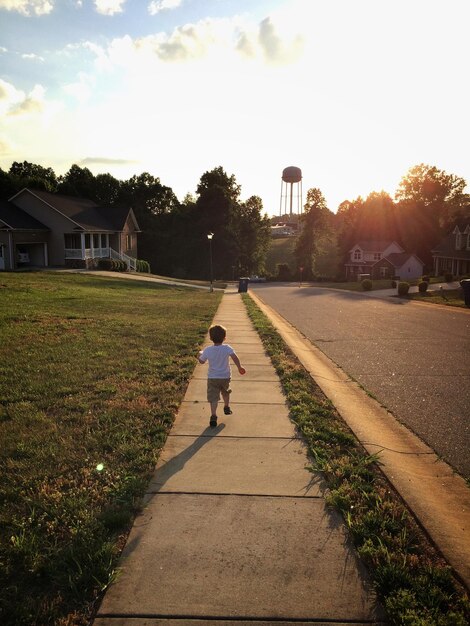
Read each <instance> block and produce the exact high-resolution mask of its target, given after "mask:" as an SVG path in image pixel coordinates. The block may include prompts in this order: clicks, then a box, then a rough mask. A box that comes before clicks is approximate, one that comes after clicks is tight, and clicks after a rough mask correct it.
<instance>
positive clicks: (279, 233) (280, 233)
mask: <svg viewBox="0 0 470 626" xmlns="http://www.w3.org/2000/svg"><path fill="white" fill-rule="evenodd" d="M296 234H297V224H284V223H278V224H274V225H273V226H271V237H293V236H295V235H296Z"/></svg>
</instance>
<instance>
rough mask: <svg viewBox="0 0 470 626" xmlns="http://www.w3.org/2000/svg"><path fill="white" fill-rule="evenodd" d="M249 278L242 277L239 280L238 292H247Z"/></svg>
mask: <svg viewBox="0 0 470 626" xmlns="http://www.w3.org/2000/svg"><path fill="white" fill-rule="evenodd" d="M249 282H250V279H249V278H240V279H239V280H238V293H246V292H247V291H248V283H249Z"/></svg>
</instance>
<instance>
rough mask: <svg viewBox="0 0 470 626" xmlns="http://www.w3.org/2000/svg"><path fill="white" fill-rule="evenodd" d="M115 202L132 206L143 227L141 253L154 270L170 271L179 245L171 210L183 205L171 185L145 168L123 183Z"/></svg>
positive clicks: (140, 244)
mask: <svg viewBox="0 0 470 626" xmlns="http://www.w3.org/2000/svg"><path fill="white" fill-rule="evenodd" d="M116 204H119V205H120V206H125V207H129V208H132V209H133V211H134V213H135V216H136V218H137V222H138V224H139V226H140V228H141V230H142V233H141V234H140V236H139V256H140V257H141V258H142V259H145V260H146V261H148V262H149V263H150V265H151V268H152V271H153V272H158V273H160V274H163V273H166V274H171V273H172V267H173V259H174V257H175V254H176V252H177V250H176V249H177V248H179V242H178V241H177V239H176V237H175V235H174V223H173V219H172V216H171V214H172V212H173V211H178V210H179V208H180V204H179V202H178V198H177V197H176V195H175V194H174V193H173V191H172V189H171V188H170V187H166V186H165V185H162V183H161V182H160V179H159V178H156V177H154V176H152V175H151V174H149V173H148V172H143V173H142V174H140V175H139V176H132V177H131V178H129V180H126V181H124V182H122V183H121V186H120V189H119V196H118V198H117V200H116Z"/></svg>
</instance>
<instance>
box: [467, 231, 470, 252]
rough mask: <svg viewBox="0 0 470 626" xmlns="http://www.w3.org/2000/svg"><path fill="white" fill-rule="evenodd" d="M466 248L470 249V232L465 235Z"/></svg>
mask: <svg viewBox="0 0 470 626" xmlns="http://www.w3.org/2000/svg"><path fill="white" fill-rule="evenodd" d="M467 250H470V233H469V234H468V235H467Z"/></svg>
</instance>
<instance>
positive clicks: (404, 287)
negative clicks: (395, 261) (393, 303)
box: [398, 281, 410, 296]
mask: <svg viewBox="0 0 470 626" xmlns="http://www.w3.org/2000/svg"><path fill="white" fill-rule="evenodd" d="M409 290H410V283H407V282H405V281H401V282H399V283H398V295H399V296H407V295H408V291H409Z"/></svg>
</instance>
